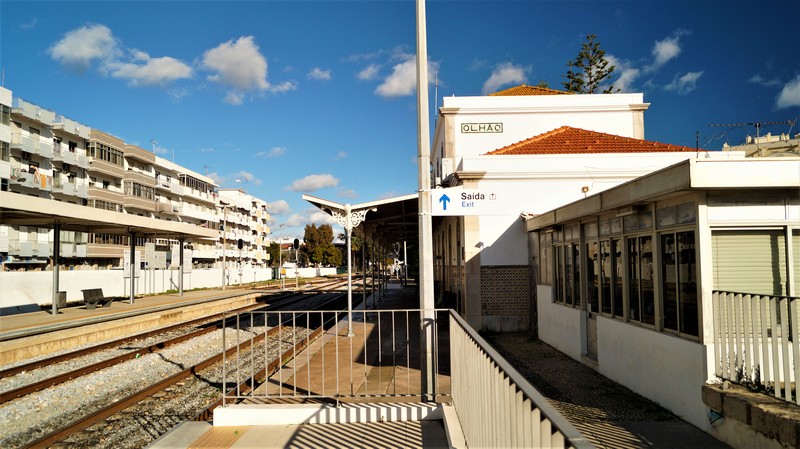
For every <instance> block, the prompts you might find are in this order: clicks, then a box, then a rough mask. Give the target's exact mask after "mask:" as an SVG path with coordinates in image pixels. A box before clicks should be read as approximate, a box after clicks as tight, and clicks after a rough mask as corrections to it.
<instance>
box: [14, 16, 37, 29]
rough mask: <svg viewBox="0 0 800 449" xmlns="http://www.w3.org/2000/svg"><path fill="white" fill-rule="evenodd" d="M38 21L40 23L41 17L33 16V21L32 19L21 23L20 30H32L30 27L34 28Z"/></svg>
mask: <svg viewBox="0 0 800 449" xmlns="http://www.w3.org/2000/svg"><path fill="white" fill-rule="evenodd" d="M37 23H39V19H37V18H36V17H34V18H33V19H31V21H30V22H28V23H21V24H20V25H19V29H20V30H30V29H33V28H35V27H36V24H37Z"/></svg>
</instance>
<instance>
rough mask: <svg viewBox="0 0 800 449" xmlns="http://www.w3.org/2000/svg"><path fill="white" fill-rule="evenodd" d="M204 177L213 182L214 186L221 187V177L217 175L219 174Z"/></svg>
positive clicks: (212, 173)
mask: <svg viewBox="0 0 800 449" xmlns="http://www.w3.org/2000/svg"><path fill="white" fill-rule="evenodd" d="M206 176H208V177H209V178H211V180H212V181H214V184H216V185H218V186H221V185H222V177H221V176H220V175H219V173H217V172H211V173H208V174H206Z"/></svg>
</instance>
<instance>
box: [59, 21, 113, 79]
mask: <svg viewBox="0 0 800 449" xmlns="http://www.w3.org/2000/svg"><path fill="white" fill-rule="evenodd" d="M48 53H49V54H50V57H52V58H53V59H54V60H56V61H58V62H59V63H60V64H61V65H63V66H65V67H67V68H69V69H72V70H78V71H81V72H85V71H86V70H88V69H89V67H91V65H92V62H93V61H95V60H101V61H104V60H111V59H113V58H116V57H117V56H118V55H119V53H120V50H119V44H118V42H117V40H116V38H114V36H113V34H112V33H111V30H110V29H109V28H108V27H106V26H104V25H88V26H83V27H80V28H77V29H74V30H72V31H69V32H68V33H67V34H65V35H64V37H63V38H62V39H61V40H60V41H58V42H56V43H55V44H53V45H52V46H51V47H50V48H49V49H48Z"/></svg>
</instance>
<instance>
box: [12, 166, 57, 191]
mask: <svg viewBox="0 0 800 449" xmlns="http://www.w3.org/2000/svg"><path fill="white" fill-rule="evenodd" d="M9 184H11V185H17V186H21V187H26V188H29V189H41V190H46V191H50V190H52V188H53V177H52V176H48V175H44V174H41V173H38V172H29V171H28V169H24V168H12V169H11V178H10V179H9Z"/></svg>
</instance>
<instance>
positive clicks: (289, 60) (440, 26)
mask: <svg viewBox="0 0 800 449" xmlns="http://www.w3.org/2000/svg"><path fill="white" fill-rule="evenodd" d="M798 17H800V2H797V1H778V2H770V1H758V2H756V1H748V2H735V1H691V2H679V1H621V2H612V1H591V2H579V1H560V2H556V1H516V2H500V1H479V2H464V1H429V2H428V3H427V18H428V27H427V32H428V54H429V60H430V69H431V71H435V72H436V73H437V74H438V75H437V76H431V83H433V81H434V79H436V78H438V80H439V87H438V96H439V98H441V97H443V96H450V95H457V96H469V95H481V94H484V93H487V92H492V91H496V90H500V89H503V88H507V87H511V86H514V85H518V84H522V83H527V84H537V83H538V82H539V81H541V80H544V81H547V82H548V83H549V85H550V87H552V88H561V82H562V81H563V75H564V72H565V71H566V63H567V61H569V60H571V59H574V57H575V56H576V55H577V53H578V51H579V50H580V47H581V44H582V43H583V42H584V36H585V35H586V34H590V33H593V34H596V35H597V36H598V40H599V42H600V43H601V47H602V48H603V49H604V50H605V51H606V56H607V57H608V59H610V60H611V61H612V63H613V64H615V65H616V67H617V68H616V71H615V72H614V74H613V75H612V82H613V84H614V85H615V86H616V87H619V88H622V90H623V91H624V92H643V93H644V99H645V101H646V102H648V103H651V106H650V108H649V110H648V111H647V112H646V113H645V136H646V138H647V139H648V140H656V141H660V142H665V143H672V144H680V145H692V146H693V145H695V138H696V137H695V136H696V133H699V141H700V145H701V146H702V147H704V148H706V149H711V150H716V149H719V148H720V147H721V146H722V144H723V142H728V143H730V144H737V143H740V142H741V141H742V140H743V138H744V136H745V135H746V134H747V133H751V134H754V132H755V129H754V127H752V126H724V127H711V126H709V125H711V124H729V123H752V122H774V121H787V120H795V119H796V118H797V117H798V115H800V42H798V38H797V18H798ZM0 29H1V31H0V65H2V69H3V85H4V86H5V87H6V88H8V89H11V90H12V91H13V93H14V96H15V97H21V98H24V99H25V100H27V101H30V102H33V103H35V104H38V105H40V106H42V107H45V108H47V109H51V110H54V111H56V112H58V113H61V114H63V115H65V116H67V117H69V118H72V119H74V120H77V121H79V122H81V123H84V124H86V125H88V126H90V127H92V128H97V129H100V130H102V131H105V132H109V133H111V134H114V135H116V136H118V137H120V138H122V139H123V140H125V141H126V142H129V143H133V144H137V145H139V146H141V147H143V148H147V149H152V148H153V146H154V145H153V144H152V143H151V142H152V141H153V140H155V141H157V144H156V145H155V149H156V152H157V153H159V155H160V156H162V157H166V158H169V159H171V158H172V157H173V153H174V158H175V162H177V163H179V164H181V165H183V166H186V167H188V168H190V169H192V170H194V171H197V172H199V173H208V175H209V176H211V177H212V178H214V179H215V180H217V181H218V182H219V184H220V185H221V186H222V187H240V186H241V187H242V188H245V189H246V190H247V192H248V193H251V194H253V195H256V196H258V197H260V198H262V199H264V200H266V201H268V202H270V203H271V204H272V209H273V228H274V229H277V225H278V224H285V225H286V227H285V228H284V229H285V231H284V233H285V234H286V235H287V236H301V234H302V228H303V226H304V225H305V224H306V223H308V222H310V221H315V222H317V223H322V221H320V220H321V217H320V214H318V213H317V211H316V210H315V209H311V208H309V205H308V204H307V203H305V202H304V201H302V200H301V195H302V194H303V193H308V194H312V195H315V196H319V197H322V198H325V199H329V200H333V201H337V202H341V203H348V202H349V203H353V204H355V203H361V202H366V201H373V200H377V199H382V198H386V197H391V196H396V195H405V194H409V193H413V192H414V191H415V190H416V185H417V175H416V172H417V165H416V164H417V162H416V140H417V139H416V118H415V117H416V99H415V94H416V92H415V79H414V76H415V66H414V53H415V3H414V1H411V0H403V1H321V2H310V1H292V2H288V1H267V0H263V1H259V0H250V1H238V2H237V1H224V2H223V1H178V0H173V1H145V0H141V1H102V2H100V1H98V2H84V1H69V0H67V1H54V2H42V1H14V0H3V1H2V2H1V3H0ZM430 101H431V106H432V107H433V104H434V102H435V95H434V90H433V86H431V90H430ZM431 129H433V123H431ZM790 130H791V132H792V133H793V134H794V133H797V132H798V131H800V130H799V129H798V127H797V125H795V126H794V127H793V128H791V129H790V127H789V126H788V125H773V126H765V127H764V128H762V133H764V132H768V131H771V132H773V133H779V132H787V131H790ZM494 149H495V148H487V151H491V150H494ZM237 179H239V180H240V182H237V181H236V180H237ZM242 180H246V182H244V181H242Z"/></svg>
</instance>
